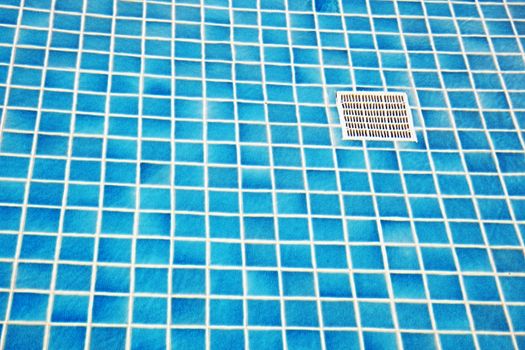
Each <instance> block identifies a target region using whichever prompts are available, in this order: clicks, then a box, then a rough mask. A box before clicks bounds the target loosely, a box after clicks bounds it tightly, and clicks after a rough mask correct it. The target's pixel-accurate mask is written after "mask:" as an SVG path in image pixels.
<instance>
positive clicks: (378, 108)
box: [337, 91, 417, 141]
mask: <svg viewBox="0 0 525 350" xmlns="http://www.w3.org/2000/svg"><path fill="white" fill-rule="evenodd" d="M337 110H338V112H339V118H340V120H341V125H342V126H343V139H344V140H378V141H381V140H382V141H417V138H416V133H415V131H414V124H413V121H412V114H411V113H410V108H409V106H408V98H407V95H406V94H405V93H400V92H344V91H339V92H337Z"/></svg>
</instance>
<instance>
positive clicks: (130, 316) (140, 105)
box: [126, 4, 147, 350]
mask: <svg viewBox="0 0 525 350" xmlns="http://www.w3.org/2000/svg"><path fill="white" fill-rule="evenodd" d="M146 19H147V17H146V6H145V4H144V5H143V6H142V37H141V42H140V45H141V54H142V55H144V54H145V53H146ZM145 67H146V59H145V58H144V56H142V58H141V62H140V75H139V86H138V125H137V131H138V134H137V138H136V145H137V159H136V163H135V212H134V216H133V236H132V239H131V267H130V269H129V295H128V309H127V317H128V319H127V329H126V350H131V348H132V341H133V335H132V332H133V328H132V325H133V322H134V320H133V308H134V307H133V306H134V302H135V269H136V266H135V263H136V260H137V239H138V235H139V224H140V223H139V220H140V212H141V203H140V198H141V189H142V187H141V181H140V176H141V171H140V165H141V161H142V112H143V109H144V106H143V96H142V94H143V91H144V70H145Z"/></svg>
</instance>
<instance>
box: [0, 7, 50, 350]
mask: <svg viewBox="0 0 525 350" xmlns="http://www.w3.org/2000/svg"><path fill="white" fill-rule="evenodd" d="M23 5H24V2H22V3H21V4H20V10H19V17H18V22H17V24H19V23H21V18H22V7H23ZM53 5H54V1H53V2H52V7H54V6H53ZM52 18H53V12H51V13H50V21H49V29H48V30H49V31H51V28H52V23H53V21H52ZM15 38H16V39H18V30H17V34H16V37H15ZM50 45H51V35H50V36H48V38H47V42H46V51H45V56H44V67H43V74H42V77H41V82H40V84H41V85H40V86H41V90H40V92H39V95H38V97H39V99H38V107H37V111H38V113H37V116H36V121H35V129H34V134H33V138H32V145H31V156H30V159H29V167H28V172H27V178H26V180H25V184H24V199H23V204H22V213H21V216H20V224H19V225H20V226H19V227H20V231H19V232H18V237H17V243H16V251H15V256H14V258H13V269H12V272H11V280H10V287H9V295H8V298H7V304H6V307H5V320H4V327H3V328H2V332H1V336H0V338H1V339H0V348H2V349H3V348H4V347H5V346H6V338H7V329H8V326H7V323H8V321H9V320H10V317H11V310H12V307H13V299H14V294H15V290H16V289H17V288H16V280H17V274H18V267H19V261H18V260H19V258H20V253H21V250H22V241H23V238H24V231H25V226H26V219H27V211H28V203H29V194H30V188H31V179H32V177H33V170H34V165H35V159H36V149H37V143H38V142H37V141H38V130H39V126H40V117H41V115H42V113H41V111H40V108H42V101H43V95H44V89H43V87H44V83H45V72H46V71H47V63H48V59H49V50H50ZM15 53H16V42H15V44H14V45H13V53H12V55H13V56H12V57H11V59H12V60H14V56H15ZM11 74H12V72H11ZM8 92H9V91H6V102H7V101H8V95H7V93H8ZM5 111H6V108H4V109H3V112H4V117H3V118H2V121H1V122H2V123H3V122H4V120H5V117H6V115H5ZM0 126H1V125H0ZM0 136H3V133H2V130H1V129H0ZM1 140H2V141H3V137H2V139H1ZM48 302H49V301H48ZM44 340H45V339H44ZM43 346H45V344H43Z"/></svg>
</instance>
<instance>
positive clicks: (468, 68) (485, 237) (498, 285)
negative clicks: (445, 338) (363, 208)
mask: <svg viewBox="0 0 525 350" xmlns="http://www.w3.org/2000/svg"><path fill="white" fill-rule="evenodd" d="M449 7H450V11H451V13H452V18H453V22H454V25H455V27H456V30H457V32H458V33H459V26H458V22H457V19H456V16H455V9H454V8H453V7H452V6H450V5H449ZM487 34H488V33H487ZM459 45H460V47H461V52H462V54H463V57H465V56H466V53H467V51H466V49H465V46H464V43H463V38H462V37H461V36H460V39H459ZM465 65H466V67H467V71H468V76H469V80H470V84H471V85H472V86H474V78H473V77H472V72H471V71H470V63H469V62H468V60H467V59H465ZM475 98H476V104H477V105H478V107H479V108H480V109H482V105H481V102H480V97H479V95H478V94H477V93H475ZM508 102H509V103H511V101H510V100H509V101H508ZM481 123H482V124H483V127H484V129H485V136H486V138H487V141H488V143H489V145H490V150H491V154H492V157H493V159H494V164H495V166H496V171H497V174H498V176H499V179H500V181H501V182H502V187H503V190H504V192H505V194H506V196H507V197H508V194H507V192H506V186H505V184H504V181H503V178H502V175H501V170H500V166H499V161H498V159H497V157H496V155H495V151H494V149H495V147H494V144H493V142H492V138H491V137H490V135H489V133H488V131H487V130H486V125H485V120H484V118H481ZM460 147H461V146H460ZM463 159H464V158H463ZM467 182H468V185H469V189H470V191H471V193H473V194H474V193H475V191H474V186H473V185H472V177H471V175H470V174H469V175H468V176H467ZM506 202H507V203H508V204H507V205H508V206H509V212H510V215H511V217H512V218H514V215H513V214H514V211H513V208H512V206H511V203H510V200H509V199H507V201H506ZM473 204H474V210H475V212H476V216H477V217H478V218H479V220H480V221H481V222H482V220H483V218H482V215H481V211H480V208H479V203H478V199H477V198H475V199H474V200H473ZM480 226H481V233H482V237H483V241H484V242H485V244H486V245H487V248H488V249H487V252H488V258H489V261H490V265H491V268H492V271H494V272H495V271H497V268H496V264H495V261H494V256H493V253H492V250H491V249H490V243H489V241H488V238H487V233H486V230H485V226H484V225H480ZM522 246H523V244H522ZM495 281H496V287H497V289H498V294H499V298H500V300H501V301H502V305H501V306H502V308H503V312H504V314H505V319H506V321H507V324H508V327H509V330H510V332H511V334H512V333H514V326H513V324H512V319H511V317H510V313H509V310H508V307H507V305H506V304H505V297H504V293H503V289H502V286H501V281H500V279H499V278H497V277H495ZM512 344H513V346H514V348H516V349H518V348H519V346H518V342H517V340H516V337H515V336H512Z"/></svg>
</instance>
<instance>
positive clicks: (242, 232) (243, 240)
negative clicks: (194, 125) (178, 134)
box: [206, 0, 250, 350]
mask: <svg viewBox="0 0 525 350" xmlns="http://www.w3.org/2000/svg"><path fill="white" fill-rule="evenodd" d="M232 3H233V0H229V1H228V5H229V6H230V7H229V8H228V14H229V16H230V37H231V39H233V35H234V31H233V28H234V26H233V23H232V22H233V18H234V16H233V10H232ZM230 51H231V55H232V62H231V69H230V72H231V81H232V84H234V87H233V89H232V90H233V100H234V101H237V88H236V84H235V82H236V80H237V79H236V78H237V76H236V70H235V67H236V63H237V61H236V57H235V46H234V45H233V40H231V41H230ZM233 113H234V118H235V119H234V125H235V144H236V145H239V144H240V125H239V111H238V107H237V104H236V103H235V102H234V103H233ZM206 147H208V144H207V145H206ZM235 154H236V157H237V164H236V168H237V169H236V170H237V188H236V190H237V196H238V197H237V204H238V206H239V221H240V223H239V225H240V227H239V229H240V235H241V236H240V247H241V260H242V270H241V271H242V272H241V273H242V294H243V295H242V297H243V298H242V308H243V317H242V325H243V329H242V331H243V339H244V349H246V350H249V346H250V345H249V344H250V340H249V332H248V327H249V326H250V322H249V313H248V312H249V310H248V271H247V269H246V268H247V263H246V227H245V225H244V198H243V191H242V189H243V187H242V181H243V175H242V170H243V168H242V162H241V147H239V146H237V147H236V153H235ZM207 161H208V160H207V159H206V162H207ZM208 180H209V179H208ZM207 186H209V184H207ZM221 190H222V189H221Z"/></svg>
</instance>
